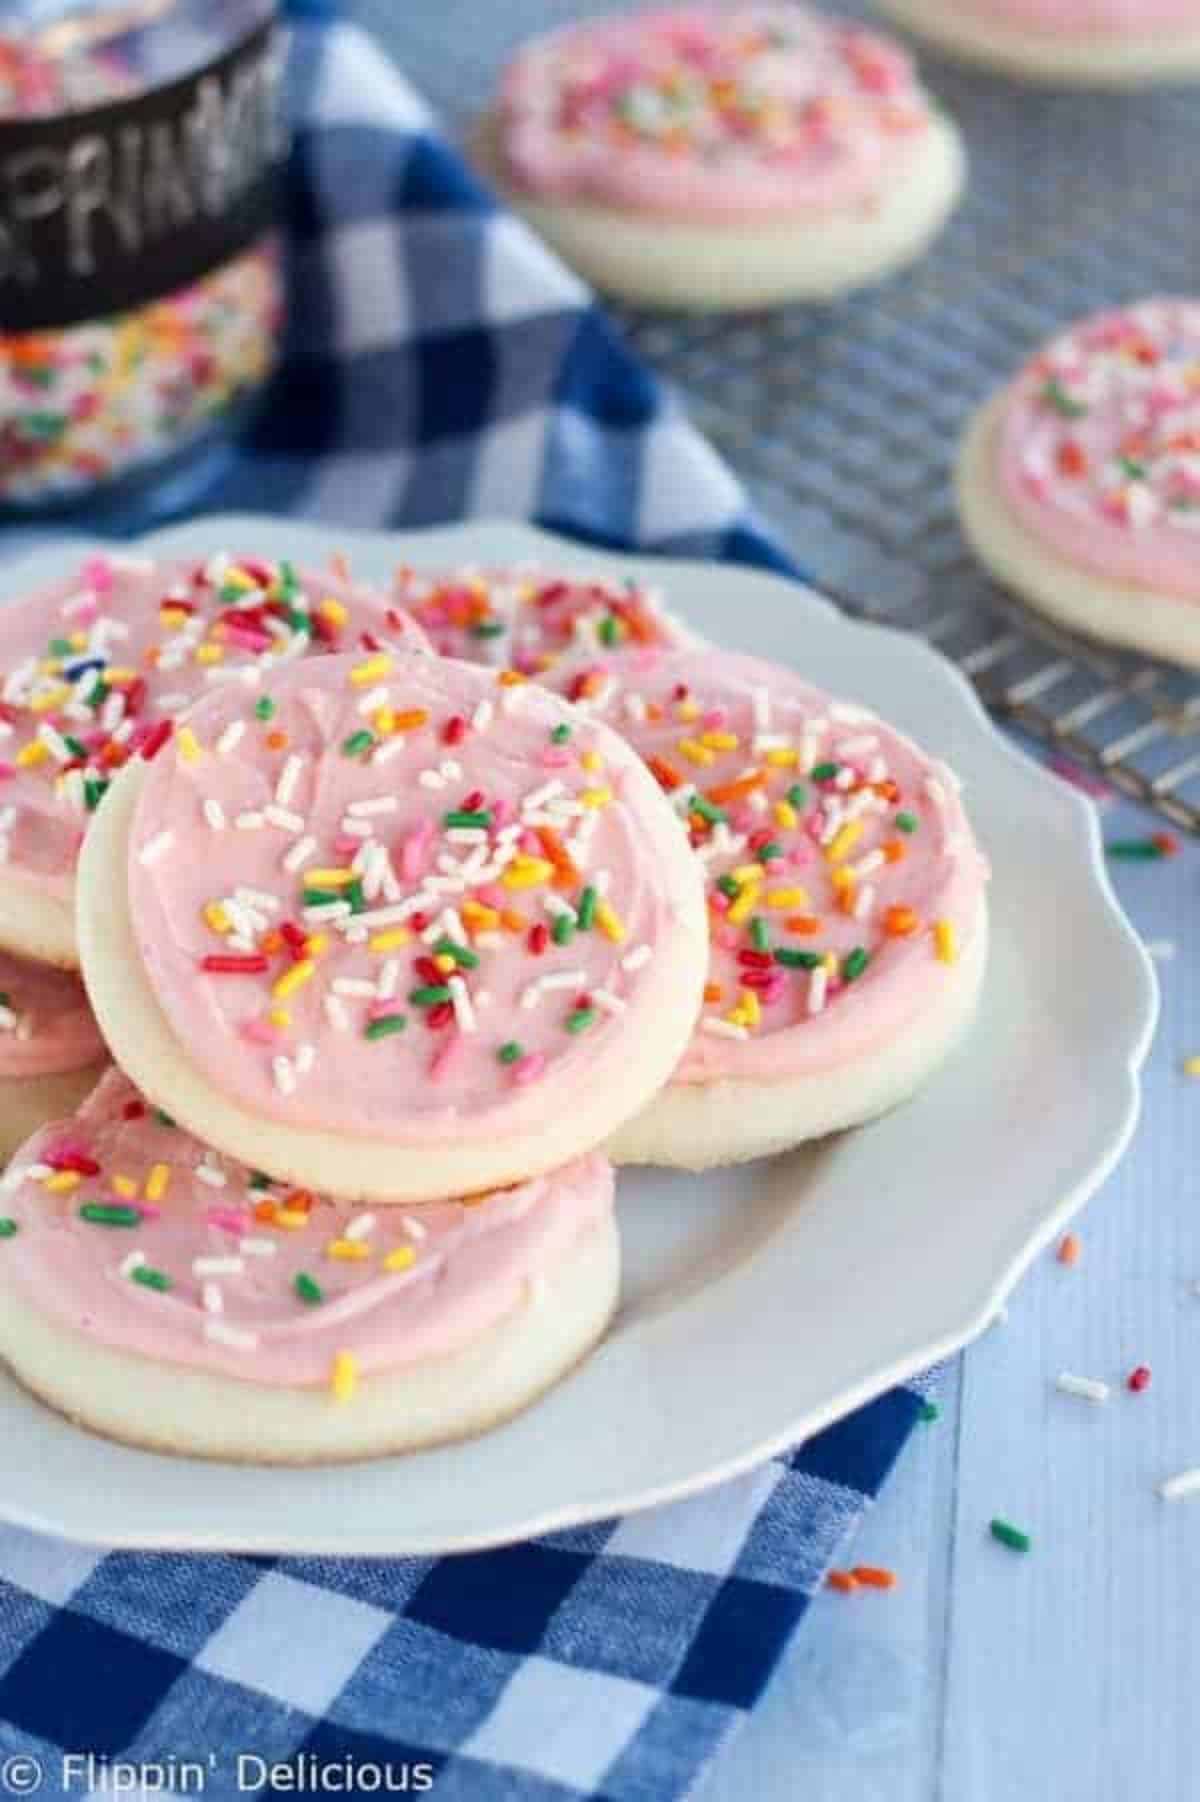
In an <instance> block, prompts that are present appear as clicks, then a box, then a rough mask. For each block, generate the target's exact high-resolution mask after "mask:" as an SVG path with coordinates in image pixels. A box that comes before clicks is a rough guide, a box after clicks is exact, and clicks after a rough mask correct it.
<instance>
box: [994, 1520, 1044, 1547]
mask: <svg viewBox="0 0 1200 1802" xmlns="http://www.w3.org/2000/svg"><path fill="white" fill-rule="evenodd" d="M989 1531H990V1532H991V1535H992V1538H993V1539H995V1540H998V1541H999V1543H1000V1544H1001V1545H1004V1546H1007V1547H1008V1549H1009V1551H1010V1552H1027V1551H1028V1550H1029V1548H1030V1546H1031V1545H1032V1543H1033V1542H1032V1540H1031V1539H1030V1537H1029V1534H1028V1533H1025V1532H1023V1531H1022V1529H1021V1528H1020V1527H1014V1526H1013V1525H1012V1524H1011V1522H1009V1521H1006V1520H993V1521H992V1522H991V1523H990V1526H989Z"/></svg>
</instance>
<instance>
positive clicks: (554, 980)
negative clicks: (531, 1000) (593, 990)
mask: <svg viewBox="0 0 1200 1802" xmlns="http://www.w3.org/2000/svg"><path fill="white" fill-rule="evenodd" d="M538 985H539V987H541V988H542V989H545V990H547V991H549V990H551V989H583V988H586V987H587V971H586V970H552V971H551V972H550V974H549V975H548V976H539V978H538Z"/></svg>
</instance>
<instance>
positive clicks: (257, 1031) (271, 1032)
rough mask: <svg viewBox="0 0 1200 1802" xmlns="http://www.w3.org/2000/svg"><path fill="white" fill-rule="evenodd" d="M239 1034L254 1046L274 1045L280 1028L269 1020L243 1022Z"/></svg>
mask: <svg viewBox="0 0 1200 1802" xmlns="http://www.w3.org/2000/svg"><path fill="white" fill-rule="evenodd" d="M238 1034H239V1036H240V1037H241V1038H243V1039H248V1040H249V1042H250V1044H252V1045H273V1044H274V1043H275V1040H276V1038H277V1036H278V1028H277V1027H274V1026H272V1025H271V1023H270V1021H268V1020H243V1021H242V1024H241V1025H240V1026H239V1027H238Z"/></svg>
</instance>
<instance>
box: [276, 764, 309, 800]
mask: <svg viewBox="0 0 1200 1802" xmlns="http://www.w3.org/2000/svg"><path fill="white" fill-rule="evenodd" d="M303 769H304V759H303V757H299V756H297V754H296V753H295V752H294V751H293V753H292V754H291V756H290V757H289V758H288V759H287V761H286V762H285V764H284V766H283V768H282V769H281V770H280V772H279V780H278V782H277V783H276V784H275V800H276V802H277V803H278V805H279V806H280V807H287V806H289V805H290V804H291V799H292V796H293V795H294V794H295V792H296V784H297V782H299V780H300V777H301V774H302V772H303Z"/></svg>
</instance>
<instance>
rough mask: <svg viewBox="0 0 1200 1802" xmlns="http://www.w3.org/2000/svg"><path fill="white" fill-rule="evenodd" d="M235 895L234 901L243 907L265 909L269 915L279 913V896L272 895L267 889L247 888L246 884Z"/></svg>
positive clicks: (241, 885)
mask: <svg viewBox="0 0 1200 1802" xmlns="http://www.w3.org/2000/svg"><path fill="white" fill-rule="evenodd" d="M233 894H234V899H235V900H236V901H239V902H240V903H241V905H242V906H243V907H265V908H266V910H267V912H268V913H272V914H274V913H278V912H279V897H278V895H272V894H270V893H269V892H268V891H267V890H266V889H261V888H246V887H245V885H244V884H239V885H238V887H237V888H235V889H234V891H233Z"/></svg>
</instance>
